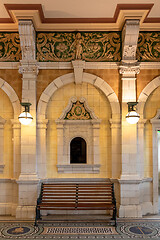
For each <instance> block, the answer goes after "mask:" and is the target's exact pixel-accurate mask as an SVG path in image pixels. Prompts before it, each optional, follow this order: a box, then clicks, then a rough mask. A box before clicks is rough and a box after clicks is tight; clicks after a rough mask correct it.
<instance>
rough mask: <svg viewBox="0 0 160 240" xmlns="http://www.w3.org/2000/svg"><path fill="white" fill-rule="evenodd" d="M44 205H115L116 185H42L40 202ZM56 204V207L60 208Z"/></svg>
mask: <svg viewBox="0 0 160 240" xmlns="http://www.w3.org/2000/svg"><path fill="white" fill-rule="evenodd" d="M38 202H39V203H41V204H43V205H46V206H48V205H50V206H51V205H55V203H57V204H59V206H64V207H65V206H67V207H75V208H76V209H77V210H78V207H79V206H83V207H87V206H88V207H89V206H92V205H93V206H97V208H98V207H102V206H104V204H105V206H106V205H109V204H110V205H115V204H116V202H115V197H114V185H113V184H112V183H78V184H76V183H73V184H72V183H54V184H42V187H41V194H40V198H39V200H38ZM57 204H56V206H58V205H57Z"/></svg>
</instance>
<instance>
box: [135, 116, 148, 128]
mask: <svg viewBox="0 0 160 240" xmlns="http://www.w3.org/2000/svg"><path fill="white" fill-rule="evenodd" d="M146 122H147V119H142V118H140V119H139V121H138V123H137V126H138V128H144V125H145V123H146Z"/></svg>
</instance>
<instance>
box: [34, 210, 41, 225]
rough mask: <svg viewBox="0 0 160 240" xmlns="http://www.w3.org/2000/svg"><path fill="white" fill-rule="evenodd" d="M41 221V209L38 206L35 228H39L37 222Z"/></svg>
mask: <svg viewBox="0 0 160 240" xmlns="http://www.w3.org/2000/svg"><path fill="white" fill-rule="evenodd" d="M39 219H41V214H40V209H39V208H38V207H37V206H36V217H35V223H34V226H36V227H37V226H38V225H37V220H39Z"/></svg>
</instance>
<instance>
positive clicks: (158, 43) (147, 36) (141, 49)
mask: <svg viewBox="0 0 160 240" xmlns="http://www.w3.org/2000/svg"><path fill="white" fill-rule="evenodd" d="M137 60H138V61H155V62H157V61H159V60H160V32H141V33H140V34H139V38H138V46H137Z"/></svg>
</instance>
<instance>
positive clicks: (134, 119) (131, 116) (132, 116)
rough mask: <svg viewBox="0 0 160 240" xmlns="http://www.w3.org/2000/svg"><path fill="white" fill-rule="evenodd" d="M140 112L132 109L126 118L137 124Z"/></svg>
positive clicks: (129, 121)
mask: <svg viewBox="0 0 160 240" xmlns="http://www.w3.org/2000/svg"><path fill="white" fill-rule="evenodd" d="M139 118H140V116H139V114H138V113H137V112H136V111H130V112H128V113H127V115H126V120H127V122H128V123H130V124H135V123H137V122H138V121H139Z"/></svg>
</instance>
